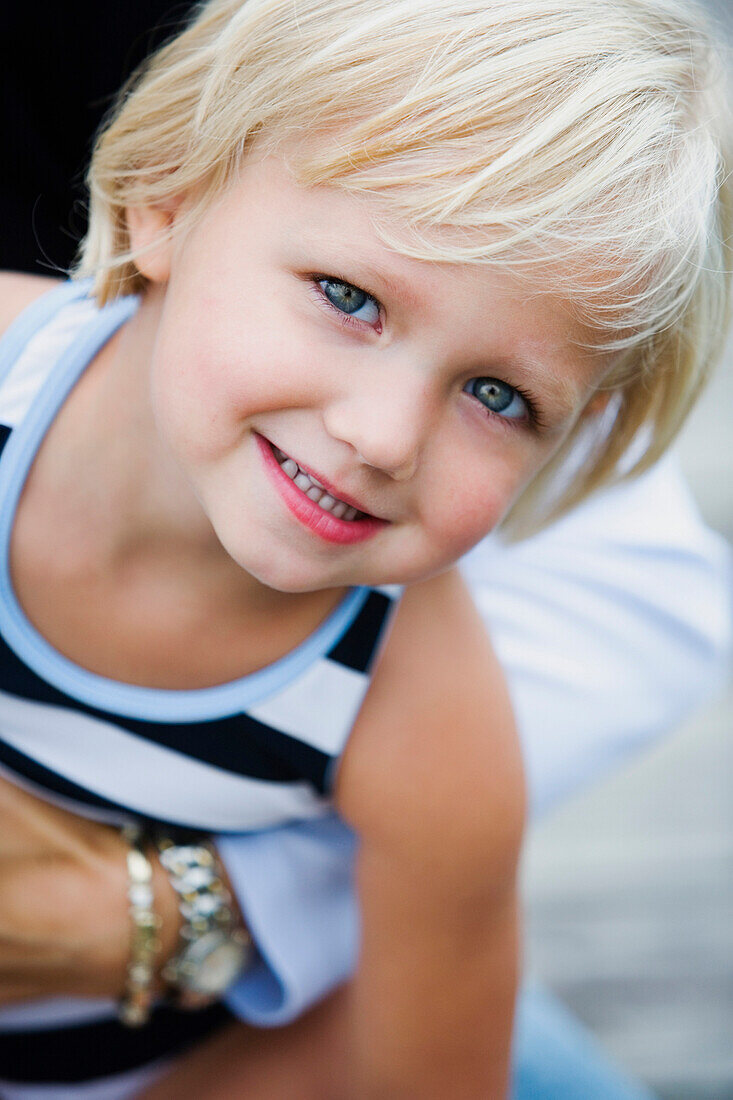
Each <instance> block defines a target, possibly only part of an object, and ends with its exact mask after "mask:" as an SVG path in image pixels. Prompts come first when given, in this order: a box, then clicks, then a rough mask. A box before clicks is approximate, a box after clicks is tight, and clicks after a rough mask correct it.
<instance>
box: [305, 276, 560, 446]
mask: <svg viewBox="0 0 733 1100" xmlns="http://www.w3.org/2000/svg"><path fill="white" fill-rule="evenodd" d="M310 278H311V286H312V290H313V293H314V294H315V296H316V298H317V301H318V303H319V305H320V306H321V307H322V308H323V307H325V308H326V309H327V310H328V312H329V314H331V316H333V317H335V318H336V320H337V321H339V322H340V323H341V324H342V325H343V326H344V327H345V328H362V326H363V325H366V326H367V328H368V329H371V331H372V332H381V331H382V322H381V318H382V313H383V308H382V304H381V302H380V301H379V299H378V298H377V297H376V295H374V294H371V293H370V291H368V290H367V289H366V287H361V286H356V284H355V283H350V282H349V281H348V280H347V279H341V278H338V277H337V276H336V275H323V274H321V275H311V276H310ZM324 282H329V283H341V284H342V285H343V286H348V287H352V288H353V289H354V290H358V291H360V292H361V293H362V294H366V296H367V297H368V298H369V299H370V300H371V301H372V302H374V304H375V305H376V307H377V309H378V310H379V317H380V320H379V322H378V323H377V325H376V326H375V325H370V324H369V323H368V322H367V321H360V320H359V319H358V318H355V317H351V316H350V315H349V314H348V313H344V312H343V310H340V309H338V307H337V306H335V305H334V304H333V302H332V301H331V300H330V299H329V298H328V297H327V296H326V294H325V293H324V291H323V289H322V288H321V286H320V285H319V284H320V283H324ZM507 385H510V383H507ZM512 389H513V390H515V391H516V392H517V393H518V394H519V396H520V397H521V398H522V400H523V401H524V403H525V405H526V406H527V411H528V414H529V416H528V421H529V427H530V428H532V429H533V430H535V431H542V429H543V428H544V427H545V421H544V417H543V415H542V413H541V412H540V410H539V409H538V407H537V403H536V401H535V399H534V398H533V397H532V396H531V395H530V394H529V393H528V392H527V391H526V390H524V389H522V388H521V387H520V386H512ZM477 404H479V405H480V404H481V403H480V402H477ZM481 408H482V409H483V411H484V413H485V414H486V416H487V417H488V418H490V419H492V420H499V421H501V423H502V424H504V425H506V426H507V427H510V428H511V427H512V426H516V427H521V426H522V425H523V422H522V421H521V420H517V421H515V422H514V425H513V423H512V421H511V420H509V419H508V418H507V417H504V416H500V415H499V414H498V413H494V412H492V411H491V409H487V408H486V406H485V405H481Z"/></svg>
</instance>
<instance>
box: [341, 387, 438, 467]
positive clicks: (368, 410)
mask: <svg viewBox="0 0 733 1100" xmlns="http://www.w3.org/2000/svg"><path fill="white" fill-rule="evenodd" d="M431 420H432V411H431V399H430V396H429V394H428V393H427V390H426V387H425V385H424V382H421V381H420V379H419V378H415V379H413V384H412V385H408V384H406V383H405V382H404V380H403V382H402V384H396V380H395V379H393V380H392V382H391V384H390V383H385V381H384V379H383V378H382V379H379V378H377V377H375V378H374V379H372V380H371V382H370V384H369V385H367V386H359V387H355V388H354V390H352V391H350V392H349V393H346V394H344V393H342V394H340V395H339V396H338V397H336V398H335V399H334V400H333V401H331V403H330V404H329V406H328V408H327V409H326V411H325V413H324V421H325V425H326V430H327V431H328V433H329V434H330V435H331V436H332V437H333V438H334V439H339V440H341V441H343V442H345V443H347V444H348V445H349V446H350V447H351V448H352V449H353V450H354V451H355V452H356V454H357V456H358V458H359V459H360V461H361V462H363V463H364V464H365V465H367V466H371V467H373V468H374V469H375V470H381V471H382V472H383V473H385V474H388V475H389V477H391V478H392V479H393V480H395V481H408V480H409V479H410V478H411V477H412V476H413V475H414V473H415V471H416V469H417V466H418V463H419V461H420V455H421V452H422V449H423V447H424V445H425V441H426V439H427V437H428V434H429V432H430V428H431Z"/></svg>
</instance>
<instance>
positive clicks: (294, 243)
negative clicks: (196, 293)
mask: <svg viewBox="0 0 733 1100" xmlns="http://www.w3.org/2000/svg"><path fill="white" fill-rule="evenodd" d="M222 213H223V214H224V219H223V220H224V222H225V233H226V238H227V242H228V243H229V244H230V245H231V244H235V247H236V243H235V242H237V240H238V234H239V233H241V234H242V239H241V241H240V245H239V247H240V248H241V249H242V250H243V254H244V250H247V252H249V258H250V260H251V259H253V255H254V254H253V252H252V251H251V250H253V249H254V251H255V253H256V254H257V255H259V256H260V257H261V258H262V259H265V258H269V262H271V263H275V264H279V265H281V266H282V268H283V269H293V270H298V271H300V272H301V273H307V272H310V273H311V274H313V275H322V276H325V275H328V276H332V277H333V276H336V277H340V278H342V279H344V280H345V281H348V282H352V283H354V284H355V285H357V286H359V287H360V288H361V289H363V290H366V291H367V292H368V293H370V294H372V295H373V296H374V297H376V298H377V299H378V300H379V301H380V303H381V304H382V306H383V309H384V312H385V316H386V325H385V341H386V340H389V339H395V338H397V337H398V336H400V335H401V334H403V333H405V332H407V331H409V332H410V334H411V335H412V336H413V338H416V340H417V343H418V344H420V343H422V344H423V345H424V346H425V349H426V354H428V355H431V356H435V357H440V358H442V359H444V360H450V361H451V362H455V363H460V364H461V365H464V366H465V367H466V369H469V368H470V370H471V371H472V372H473V373H474V374H483V375H487V376H493V375H495V374H499V375H500V376H501V377H505V378H506V380H507V381H509V382H510V383H514V384H517V385H522V384H525V385H529V386H535V387H539V386H540V385H541V386H542V388H543V390H544V391H545V392H546V393H547V395H548V400H550V401H551V403H552V406H553V410H554V412H555V414H556V419H557V420H558V421H559V420H560V419H567V418H568V417H569V416H572V414H573V412H574V411H576V410H577V408H578V407H579V405H581V404H582V403H584V401H585V398H586V396H587V394H588V391H589V389H590V388H591V386H592V385H593V384H594V383H595V382H596V381H597V380H598V378H599V376H600V375H601V374H602V372H603V371H604V370H605V369H606V368H607V367H608V365H609V361H610V357H609V356H608V355H605V356H603V355H601V354H599V353H597V352H594V351H592V350H591V348H592V346H593V342H594V335H595V334H594V333H593V332H592V331H591V330H590V329H589V328H588V327H587V326H586V325H584V324H583V323H582V322H581V321H580V320H579V319H578V317H577V316H576V314H575V313H574V311H573V308H572V303H571V302H570V301H569V300H568V299H567V298H566V297H564V296H563V295H562V294H561V293H559V292H558V291H557V290H556V289H555V287H554V286H553V279H552V273H551V269H550V268H549V266H548V265H543V266H542V268H541V269H539V268H538V270H537V272H536V273H535V274H534V275H533V274H532V273H531V272H530V273H529V274H528V273H527V271H526V270H525V271H520V270H518V269H516V268H512V267H510V266H509V265H506V264H504V265H503V264H501V263H500V262H494V263H491V264H486V263H483V264H479V263H447V262H436V261H432V260H425V259H418V258H415V257H413V256H410V255H405V254H404V253H402V252H400V251H398V249H397V248H396V247H393V246H392V245H391V244H387V243H385V239H384V234H383V230H386V231H387V234H388V239H389V240H390V242H391V241H393V240H394V239H395V238H399V235H400V231H401V230H404V228H405V227H404V226H400V225H399V224H396V223H395V222H394V221H390V220H389V219H388V218H386V217H385V215H384V211H383V209H382V208H381V206H380V204H379V203H378V201H377V200H376V199H374V200H372V199H370V198H369V197H365V196H363V195H359V196H355V195H352V194H349V193H348V192H347V191H346V190H345V189H344V188H342V187H339V186H338V185H323V184H321V185H315V186H303V185H302V184H300V183H298V182H297V180H296V179H295V177H294V175H293V174H292V172H291V171H290V170H289V168H288V166H287V163H286V161H285V159H284V158H283V157H282V156H281V155H279V154H277V153H268V154H266V155H265V154H263V155H260V156H251V157H249V158H247V160H246V161H245V163H244V165H243V167H242V170H241V173H240V176H239V177H238V179H237V181H236V182H235V184H234V186H233V188H232V190H231V191H230V192H229V193H228V195H227V196H226V198H225V200H224V208H223V210H222ZM212 247H213V239H212Z"/></svg>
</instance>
